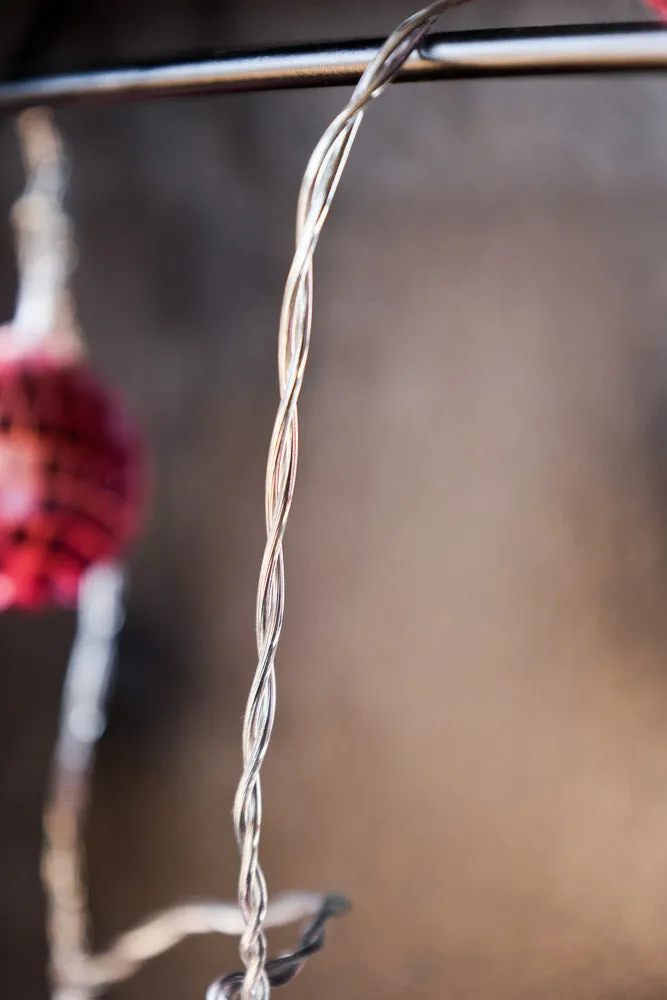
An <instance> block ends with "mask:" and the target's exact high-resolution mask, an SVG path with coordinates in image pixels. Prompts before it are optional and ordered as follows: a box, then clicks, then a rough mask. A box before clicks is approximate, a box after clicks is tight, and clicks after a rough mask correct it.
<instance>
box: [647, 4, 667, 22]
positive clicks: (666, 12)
mask: <svg viewBox="0 0 667 1000" xmlns="http://www.w3.org/2000/svg"><path fill="white" fill-rule="evenodd" d="M644 2H645V3H646V5H647V7H652V8H653V10H655V11H656V12H657V13H658V14H659V15H660V17H663V18H665V19H666V20H667V0H644Z"/></svg>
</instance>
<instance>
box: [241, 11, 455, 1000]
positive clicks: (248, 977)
mask: <svg viewBox="0 0 667 1000" xmlns="http://www.w3.org/2000/svg"><path fill="white" fill-rule="evenodd" d="M466 2H467V0H439V2H437V3H432V4H430V5H429V6H428V7H426V8H424V9H423V10H421V11H419V12H417V13H416V14H413V15H412V16H411V17H409V18H407V19H406V20H405V21H403V23H402V24H401V25H399V27H398V28H397V29H396V30H395V31H394V32H393V33H392V34H391V35H390V36H389V38H388V39H387V41H386V42H385V43H384V45H383V46H382V47H381V48H380V49H379V51H378V53H377V55H376V56H375V57H374V59H373V60H372V61H371V62H370V63H369V64H368V66H367V67H366V70H365V71H364V73H363V75H362V76H361V79H360V80H359V83H358V84H357V86H356V87H355V89H354V91H353V93H352V97H351V98H350V101H349V102H348V104H347V105H346V107H345V108H344V109H343V111H342V112H341V113H340V114H339V115H338V116H337V117H336V118H335V119H334V121H333V122H332V123H331V125H330V126H329V128H328V129H327V130H326V132H325V133H324V135H323V136H322V138H321V139H320V141H319V143H318V144H317V146H316V147H315V150H314V152H313V154H312V156H311V158H310V160H309V162H308V165H307V167H306V171H305V174H304V178H303V182H302V185H301V190H300V193H299V200H298V206H297V224H296V248H295V253H294V257H293V260H292V264H291V267H290V270H289V273H288V277H287V281H286V285H285V293H284V297H283V304H282V310H281V315H280V326H279V336H278V378H279V389H280V402H279V407H278V413H277V416H276V420H275V423H274V428H273V433H272V436H271V442H270V446H269V456H268V461H267V469H266V481H265V520H266V532H267V541H266V548H265V551H264V556H263V559H262V564H261V569H260V574H259V585H258V591H257V608H256V634H257V652H258V663H257V669H256V673H255V676H254V679H253V682H252V687H251V690H250V695H249V698H248V702H247V706H246V713H245V718H244V724H243V738H242V747H243V773H242V776H241V780H240V782H239V786H238V790H237V793H236V797H235V801H234V814H233V815H234V826H235V831H236V838H237V842H238V845H239V850H240V854H241V866H240V875H239V904H240V907H241V910H242V912H243V915H244V917H245V920H246V929H245V932H244V934H243V935H242V937H241V943H240V954H241V959H242V961H243V964H244V965H245V968H246V974H245V978H244V982H243V987H242V995H243V1000H268V995H269V991H270V986H269V981H268V977H267V974H266V970H265V965H266V954H267V945H266V936H265V934H264V922H265V917H266V908H267V886H266V879H265V877H264V873H263V871H262V867H261V865H260V862H259V842H260V834H261V825H262V792H261V781H260V771H261V767H262V763H263V761H264V758H265V756H266V752H267V750H268V745H269V741H270V738H271V733H272V729H273V723H274V718H275V710H276V676H275V656H276V650H277V646H278V642H279V640H280V634H281V631H282V626H283V618H284V610H285V569H284V560H283V548H282V543H283V537H284V534H285V528H286V525H287V520H288V517H289V513H290V508H291V505H292V499H293V495H294V487H295V482H296V472H297V464H298V450H299V424H298V413H297V404H298V399H299V394H300V392H301V387H302V383H303V377H304V372H305V368H306V363H307V360H308V352H309V348H310V337H311V329H312V297H313V256H314V253H315V248H316V246H317V243H318V240H319V237H320V234H321V232H322V227H323V226H324V222H325V220H326V217H327V215H328V213H329V209H330V207H331V204H332V202H333V198H334V196H335V193H336V190H337V187H338V184H339V182H340V179H341V176H342V173H343V170H344V168H345V164H346V162H347V159H348V156H349V154H350V151H351V149H352V144H353V142H354V139H355V137H356V134H357V132H358V130H359V127H360V125H361V121H362V118H363V114H364V110H365V108H366V106H367V105H368V103H369V102H370V101H371V100H373V99H374V98H375V97H377V96H378V95H379V94H380V93H381V92H382V91H383V90H384V88H385V87H386V86H387V84H388V83H389V82H390V81H391V79H392V78H393V76H394V75H395V74H396V72H397V71H398V70H399V69H400V67H401V66H402V65H403V63H404V62H405V61H406V59H408V57H409V56H410V54H411V53H412V52H413V51H414V49H415V48H416V47H417V46H418V45H419V43H420V42H421V40H422V39H423V37H424V36H425V35H426V34H427V33H428V31H429V30H430V28H431V26H432V25H433V23H434V22H435V21H436V20H437V18H438V17H439V15H440V14H442V13H443V12H444V11H445V10H448V9H450V8H453V7H458V6H461V5H462V4H463V3H466Z"/></svg>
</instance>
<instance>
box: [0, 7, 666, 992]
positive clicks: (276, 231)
mask: <svg viewBox="0 0 667 1000" xmlns="http://www.w3.org/2000/svg"><path fill="white" fill-rule="evenodd" d="M409 9H410V4H409V3H405V2H403V0H401V2H398V0H365V2H364V3H363V4H359V3H355V2H353V0H318V2H311V3H308V4H306V3H304V2H299V0H273V2H270V0H246V2H245V3H241V2H236V3H233V2H230V0H227V2H216V3H212V2H204V0H159V2H158V0H150V2H149V0H143V2H142V3H137V2H136V0H135V2H133V3H131V2H129V0H118V2H116V3H114V4H104V3H101V2H94V0H89V2H88V3H86V4H81V3H75V2H72V0H62V2H60V3H57V2H56V0H51V2H50V3H46V4H41V5H38V3H37V0H21V2H20V3H19V2H18V0H16V2H14V3H13V4H12V3H11V2H10V0H5V2H4V3H3V4H2V11H1V12H0V27H1V28H2V30H1V31H0V49H1V55H2V59H3V60H4V62H3V66H4V67H5V68H7V67H8V68H9V70H8V71H12V70H15V69H16V68H17V67H19V66H22V67H24V68H28V69H35V70H55V69H59V68H66V67H70V66H75V65H81V64H85V63H91V62H108V61H113V60H114V59H120V58H132V57H136V56H142V55H144V56H150V55H159V54H161V53H165V52H173V51H181V52H183V51H188V50H194V49H198V48H201V47H210V46H216V45H217V46H220V47H224V46H228V45H243V44H252V43H258V44H259V43H273V42H288V41H290V40H307V39H312V38H316V37H322V38H340V37H345V36H349V35H364V34H370V35H381V34H383V33H386V32H387V31H388V30H389V29H391V28H392V27H393V26H394V25H395V23H397V22H398V21H399V20H400V19H401V18H402V17H403V16H404V15H406V14H407V13H408V12H409ZM642 16H643V12H642V10H641V7H640V4H639V3H638V2H631V0H590V2H579V0H544V2H542V0H534V2H518V0H507V2H505V0H503V2H500V0H498V2H493V0H486V2H484V0H478V2H477V3H476V4H473V5H472V6H471V7H470V8H468V9H466V10H463V11H460V12H458V13H456V14H454V15H452V16H451V17H450V18H449V24H450V26H452V27H461V28H464V27H472V26H501V25H511V24H531V23H532V24H537V23H549V22H568V21H590V20H595V19H625V18H638V17H642ZM443 26H444V22H443ZM347 93H348V91H346V90H337V89H334V90H329V91H324V92H312V93H305V92H302V93H282V94H273V95H259V94H255V95H248V96H224V97H218V98H195V99H192V100H178V101H171V102H166V103H154V104H145V105H138V104H135V105H128V106H122V107H104V108H97V109H83V108H81V109H71V110H68V111H63V112H62V113H61V114H60V115H59V119H58V120H59V122H60V124H61V126H62V129H63V130H64V132H65V135H66V137H67V140H68V141H69V144H70V146H71V150H72V154H73V176H72V183H71V196H70V206H71V212H72V215H73V217H74V220H75V223H76V228H77V240H78V246H79V251H80V263H79V268H78V270H77V273H76V278H75V290H76V295H77V299H78V306H79V312H80V316H81V320H82V323H83V325H84V329H85V331H86V333H87V335H88V338H89V341H90V344H91V347H92V351H93V355H94V357H95V359H96V363H97V365H98V367H99V369H101V370H102V371H104V372H105V373H106V374H107V375H108V377H109V378H110V379H112V380H114V381H115V382H116V383H118V384H120V385H121V386H122V387H123V388H124V390H125V391H126V393H127V394H128V396H129V398H130V399H131V400H132V402H133V404H134V407H135V409H136V411H137V412H138V413H139V415H140V417H141V419H142V420H143V423H144V425H145V427H146V428H147V431H148V433H149V435H150V438H151V440H152V443H153V445H154V449H155V454H156V465H157V474H158V491H157V497H156V504H155V509H154V513H153V516H152V520H151V523H150V527H149V529H148V531H147V532H146V534H145V537H144V538H143V540H142V542H141V544H140V546H139V547H138V549H137V551H136V553H135V555H134V558H133V585H132V593H131V599H130V605H129V611H128V623H127V629H126V632H125V636H124V640H123V648H122V655H121V662H120V669H119V676H118V682H117V685H116V690H115V695H114V702H113V709H112V715H111V724H110V727H109V730H108V733H107V735H106V737H105V739H104V741H103V745H102V748H101V753H100V759H99V770H98V774H97V780H96V784H95V796H94V804H93V811H92V817H91V823H90V831H89V855H90V877H91V887H92V900H93V909H94V919H95V933H96V938H97V940H98V942H99V943H102V942H104V941H107V940H108V938H109V937H110V936H111V935H113V934H115V933H116V932H118V931H120V930H122V929H124V928H125V927H126V926H128V925H129V924H131V923H132V922H134V921H136V920H137V919H139V918H140V917H142V916H144V915H146V914H147V913H149V912H150V911H152V910H154V909H155V908H157V907H161V906H163V905H167V904H169V903H172V902H175V901H176V900H177V899H179V898H181V897H186V898H191V897H196V896H200V895H205V896H209V895H212V894H220V895H223V896H232V895H233V894H234V892H235V886H236V870H237V857H236V851H235V846H234V842H233V835H232V829H231V819H230V810H231V804H232V798H233V793H234V788H235V784H236V780H237V777H238V773H239V767H240V724H241V716H242V712H243V706H244V704H245V698H246V692H247V689H248V686H249V682H250V678H251V675H252V672H253V669H254V661H255V652H254V636H253V622H254V592H255V585H256V576H257V572H258V568H259V561H260V557H261V550H262V546H263V534H262V531H263V501H262V489H263V473H264V464H265V459H266V451H267V445H268V439H269V434H270V428H271V424H272V421H273V414H274V408H275V404H276V384H275V383H276V376H275V352H276V327H277V317H278V311H279V306H280V298H281V292H282V283H283V280H284V277H285V273H286V270H287V267H288V264H289V257H290V249H291V244H292V239H293V226H294V212H295V201H296V194H297V190H298V184H299V180H300V174H301V171H302V168H303V166H304V165H305V162H306V160H307V157H308V155H309V152H310V150H311V148H312V146H313V145H314V143H315V141H316V140H317V138H318V137H319V134H320V133H321V131H322V130H323V128H324V126H325V125H326V124H327V123H328V121H329V119H330V118H331V117H332V116H333V114H334V113H335V112H337V111H338V110H339V108H340V107H341V106H342V103H343V102H344V100H345V97H346V95H347ZM666 123H667V83H666V82H665V80H664V79H660V78H658V77H645V78H623V79H611V78H608V79H587V80H577V79H570V80H544V81H536V80H531V81H522V82H519V81H514V82H511V81H507V82H500V81H499V82H469V83H460V84H457V83H440V84H431V85H413V86H404V87H397V88H394V89H392V90H391V91H390V92H389V93H388V94H386V95H385V96H384V97H383V98H382V100H381V101H379V102H378V103H377V104H376V105H374V106H373V108H372V111H371V112H370V113H369V115H368V118H367V121H366V123H365V125H364V127H363V129H362V131H361V134H360V138H359V140H358V145H357V147H356V149H355V152H354V154H353V157H352V160H351V162H350V165H349V169H348V172H347V174H346V177H345V179H344V182H343V184H342V186H341V190H340V195H339V198H338V200H337V202H336V205H335V208H334V210H333V212H332V215H331V219H330V222H329V224H328V226H327V228H326V229H325V233H324V237H323V239H322V243H321V249H320V251H319V253H318V257H317V262H316V303H315V329H314V338H313V348H312V360H311V364H310V368H309V371H308V376H307V379H306V386H305V389H304V394H303V405H302V421H303V442H302V449H303V451H302V454H303V457H302V464H301V467H300V479H299V484H298V496H297V500H296V503H295V507H294V511H293V519H292V522H291V524H290V528H289V532H288V538H287V545H286V557H287V580H288V606H287V621H286V628H285V633H284V639H283V642H282V645H281V649H280V655H279V661H278V674H279V712H278V721H277V728H276V733H275V738H274V741H273V744H272V748H271V752H270V755H269V758H268V761H267V764H266V771H265V789H266V824H265V834H264V840H263V859H264V861H265V863H266V869H267V874H268V877H269V883H270V888H271V890H273V891H279V890H282V889H288V888H291V887H303V888H312V889H319V888H323V889H329V888H335V889H341V890H344V891H346V892H348V893H349V894H350V895H351V896H352V898H353V900H354V903H355V910H354V913H353V914H352V915H351V916H350V917H349V918H347V919H346V920H345V921H344V922H343V923H341V924H340V925H338V926H336V927H335V928H334V930H333V933H332V935H331V939H330V944H329V946H328V948H327V950H326V951H325V953H324V954H323V955H322V956H320V957H318V958H317V959H315V960H313V962H312V964H311V965H310V966H309V967H308V969H307V970H306V971H305V973H304V974H303V975H302V977H301V978H300V979H299V980H298V981H297V982H296V983H295V984H294V985H293V986H292V987H290V990H291V994H290V995H291V996H292V997H293V998H294V1000H299V998H307V997H318V998H319V1000H338V998H339V997H344V998H345V1000H367V998H369V997H373V996H378V997H380V996H381V997H383V998H385V1000H398V998H399V997H401V998H402V997H404V996H406V995H407V996H411V995H415V996H421V997H426V998H433V1000H435V998H440V997H448V998H451V1000H477V998H480V1000H481V998H493V1000H506V998H507V1000H509V998H512V1000H524V998H526V1000H527V998H531V1000H547V998H549V1000H557V998H566V997H567V998H568V1000H585V998H586V1000H587V998H593V997H595V998H602V1000H653V998H657V997H658V996H662V995H663V993H664V990H665V988H666V987H667V615H666V609H667V282H666V281H665V261H666V259H667V251H666V249H665V244H666V241H667V124H666ZM20 187H21V174H20V169H19V160H18V155H17V150H16V146H15V140H14V135H13V132H12V128H11V122H10V121H8V120H5V121H3V122H2V128H1V131H0V203H1V204H0V217H1V218H6V217H7V212H8V210H9V206H10V204H11V202H12V201H13V200H14V198H15V197H16V195H17V194H18V192H19V190H20ZM14 283H15V272H14V264H13V259H12V248H11V242H10V232H9V227H8V225H7V226H4V227H3V228H2V230H1V231H0V306H1V307H2V315H4V316H9V315H10V314H11V309H12V303H13V294H14ZM72 624H73V623H72V621H71V619H70V618H69V617H68V616H66V615H62V614H54V615H51V616H46V617H42V618H39V619H33V618H29V617H19V616H11V615H8V616H4V617H3V618H2V620H1V621H0V661H1V665H0V748H1V751H0V984H1V986H0V990H1V992H2V996H3V997H4V996H6V997H8V998H10V1000H14V998H16V1000H44V998H45V997H46V985H45V979H44V961H45V948H44V940H43V931H42V920H43V913H42V910H43V901H42V896H41V891H40V886H39V881H38V849H39V837H40V803H41V797H42V794H43V790H44V784H45V776H46V769H47V762H48V756H49V751H50V747H51V743H52V741H53V738H54V733H55V725H56V718H57V707H58V697H59V690H60V684H61V681H62V676H63V669H64V664H65V661H66V656H67V650H68V644H69V641H70V638H71V631H72ZM273 940H274V945H276V944H278V945H280V944H282V943H283V941H287V940H289V937H287V938H284V937H280V936H279V937H278V938H274V939H273ZM237 964H238V958H237V957H236V954H235V944H234V943H233V942H227V941H221V940H218V939H211V938H207V939H204V940H199V941H196V942H192V943H189V944H186V945H183V946H181V947H180V948H179V949H178V950H176V951H175V952H174V953H172V954H170V955H169V956H167V957H165V958H164V959H161V960H159V961H157V962H155V963H154V964H153V965H152V966H151V967H150V968H149V969H147V970H146V971H145V972H143V973H142V974H141V975H140V976H138V977H137V978H136V979H135V980H134V981H133V982H130V983H128V984H126V985H124V986H123V987H120V988H118V989H117V990H115V992H114V993H113V996H114V997H118V1000H140V998H141V1000H145V998H158V997H159V998H160V1000H194V998H200V997H203V995H204V991H205V988H206V986H207V984H208V982H209V981H210V979H211V978H213V976H214V975H216V974H218V973H220V972H222V971H224V970H226V969H229V968H233V967H236V966H237ZM285 996H286V997H287V991H286V992H285Z"/></svg>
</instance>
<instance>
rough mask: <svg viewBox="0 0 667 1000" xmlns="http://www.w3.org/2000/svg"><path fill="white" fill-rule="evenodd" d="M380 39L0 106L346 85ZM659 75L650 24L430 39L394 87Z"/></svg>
mask: <svg viewBox="0 0 667 1000" xmlns="http://www.w3.org/2000/svg"><path fill="white" fill-rule="evenodd" d="M380 44H381V43H380V41H373V40H371V41H363V42H354V41H349V42H340V43H332V44H326V45H311V46H296V47H294V48H281V49H270V50H265V51H259V52H229V53H223V54H218V55H204V56H201V57H199V58H196V59H193V58H191V57H190V58H188V59H178V58H174V59H171V60H166V61H165V62H163V63H160V64H153V65H144V66H142V65H133V66H125V67H115V68H108V69H92V70H87V71H82V72H72V73H67V74H63V75H58V76H49V77H35V78H32V79H15V80H7V81H4V82H2V83H0V109H5V110H16V109H18V108H21V107H26V106H28V105H32V104H69V103H74V102H79V101H86V102H96V101H101V100H111V101H119V100H129V99H135V100H136V99H147V98H155V97H170V96H175V95H184V94H193V93H224V92H230V91H231V92H241V91H248V90H275V89H287V88H292V89H294V88H302V87H322V86H328V85H336V84H339V85H340V84H353V83H356V82H357V81H358V79H359V77H360V76H361V74H362V72H363V70H364V68H365V67H366V66H367V65H368V63H369V62H370V61H371V59H372V58H373V56H374V55H375V54H376V52H377V50H378V48H379V47H380ZM664 69H667V31H666V30H665V29H663V28H662V27H660V26H659V25H657V24H654V23H648V24H637V23H629V24H607V25H591V26H590V27H589V26H584V27H582V26H581V25H577V26H573V27H567V26H566V27H558V28H523V29H520V30H511V31H507V30H505V31H473V32H454V33H448V34H436V35H432V36H430V37H429V39H428V40H427V41H426V42H425V43H424V44H423V46H422V47H421V49H420V51H419V52H418V53H415V54H414V55H412V56H411V57H410V58H409V59H408V60H407V61H406V63H405V65H404V66H403V68H402V69H401V71H400V73H399V74H398V75H397V80H399V81H418V80H437V79H459V78H473V77H486V76H489V77H493V76H531V75H543V74H561V73H608V72H614V73H616V72H647V71H656V70H664Z"/></svg>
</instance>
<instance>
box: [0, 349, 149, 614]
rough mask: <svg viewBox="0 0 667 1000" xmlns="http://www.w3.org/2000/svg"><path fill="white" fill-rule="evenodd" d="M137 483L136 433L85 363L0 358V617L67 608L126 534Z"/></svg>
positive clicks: (133, 521)
mask: <svg viewBox="0 0 667 1000" xmlns="http://www.w3.org/2000/svg"><path fill="white" fill-rule="evenodd" d="M145 478H146V477H145V452H144V448H143V445H142V441H141V437H140V434H139V432H138V430H137V429H136V428H135V427H134V425H133V424H132V423H131V422H130V420H129V418H128V416H127V414H126V412H125V410H124V408H123V406H122V405H121V404H120V403H119V401H118V399H117V398H116V396H115V395H114V394H113V393H111V392H109V390H108V389H107V388H105V387H104V386H103V385H102V384H101V383H100V382H99V381H98V380H97V379H96V378H95V377H94V376H93V375H92V374H91V372H90V370H89V369H88V368H87V367H85V365H83V364H81V363H80V362H74V363H72V362H69V363H67V362H66V363H63V362H62V361H58V360H57V359H56V358H54V357H50V356H48V355H46V354H42V355H38V354H34V355H23V356H21V357H16V358H13V359H7V360H0V609H6V608H12V607H13V608H22V609H26V610H37V609H40V608H44V607H46V606H48V605H53V604H57V605H61V606H65V607H71V606H73V605H74V604H75V603H76V599H77V594H78V589H79V583H80V580H81V577H82V575H83V574H84V572H85V571H86V570H87V569H88V568H89V567H90V566H91V565H92V564H93V563H97V562H102V561H107V560H114V559H118V558H119V557H120V556H121V555H122V554H123V553H124V551H125V550H126V548H127V546H128V545H129V543H130V542H131V541H132V539H133V537H134V536H135V534H136V532H137V530H138V528H139V524H140V520H141V514H142V510H143V507H144V496H145Z"/></svg>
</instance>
